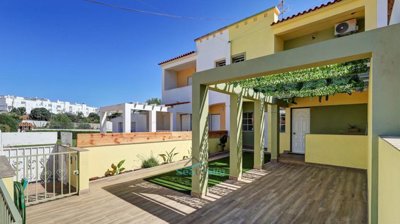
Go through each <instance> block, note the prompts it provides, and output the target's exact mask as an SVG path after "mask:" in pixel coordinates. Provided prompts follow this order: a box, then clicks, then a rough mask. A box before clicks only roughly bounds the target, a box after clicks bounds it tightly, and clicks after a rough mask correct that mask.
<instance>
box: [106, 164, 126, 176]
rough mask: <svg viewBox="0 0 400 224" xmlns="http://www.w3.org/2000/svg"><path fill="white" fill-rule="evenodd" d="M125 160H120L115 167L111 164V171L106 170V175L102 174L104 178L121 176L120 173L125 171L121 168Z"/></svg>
mask: <svg viewBox="0 0 400 224" xmlns="http://www.w3.org/2000/svg"><path fill="white" fill-rule="evenodd" d="M124 163H125V160H121V161H119V163H118V164H117V165H115V164H114V163H113V164H111V169H107V171H106V173H105V174H104V175H105V176H106V177H108V176H115V175H118V174H121V173H122V171H124V170H125V168H124V167H122V165H124Z"/></svg>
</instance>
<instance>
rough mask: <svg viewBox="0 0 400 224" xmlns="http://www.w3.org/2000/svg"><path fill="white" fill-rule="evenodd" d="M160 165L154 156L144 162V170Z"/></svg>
mask: <svg viewBox="0 0 400 224" xmlns="http://www.w3.org/2000/svg"><path fill="white" fill-rule="evenodd" d="M158 165H160V163H159V162H158V160H157V159H156V158H155V157H154V156H150V158H148V159H145V160H143V161H142V168H150V167H155V166H158Z"/></svg>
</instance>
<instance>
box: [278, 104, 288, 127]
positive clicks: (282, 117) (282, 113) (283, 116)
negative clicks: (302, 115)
mask: <svg viewBox="0 0 400 224" xmlns="http://www.w3.org/2000/svg"><path fill="white" fill-rule="evenodd" d="M279 114H280V119H279V130H280V131H281V132H286V111H285V109H283V108H282V109H280V110H279Z"/></svg>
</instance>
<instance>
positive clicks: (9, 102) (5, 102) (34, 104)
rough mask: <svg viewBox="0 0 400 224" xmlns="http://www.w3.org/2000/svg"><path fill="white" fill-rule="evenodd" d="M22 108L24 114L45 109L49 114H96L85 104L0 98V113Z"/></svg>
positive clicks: (95, 111) (12, 97)
mask: <svg viewBox="0 0 400 224" xmlns="http://www.w3.org/2000/svg"><path fill="white" fill-rule="evenodd" d="M18 107H24V108H25V109H26V113H28V114H29V113H30V112H31V110H33V109H35V108H41V107H43V108H46V109H47V110H49V111H50V112H51V113H54V114H58V113H72V114H77V113H78V112H82V113H83V115H84V116H88V115H89V114H90V113H92V112H94V113H97V108H95V107H89V106H87V105H86V104H81V103H70V102H66V101H59V100H57V101H50V100H49V99H43V98H27V97H20V96H0V112H1V111H6V112H10V111H11V110H12V109H13V108H18Z"/></svg>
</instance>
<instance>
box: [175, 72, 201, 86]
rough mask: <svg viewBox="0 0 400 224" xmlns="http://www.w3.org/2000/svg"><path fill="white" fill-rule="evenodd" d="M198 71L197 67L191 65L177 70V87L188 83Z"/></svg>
mask: <svg viewBox="0 0 400 224" xmlns="http://www.w3.org/2000/svg"><path fill="white" fill-rule="evenodd" d="M195 72H196V67H190V68H187V69H183V70H181V71H178V72H176V82H177V83H176V85H177V87H184V86H187V85H188V78H189V77H190V76H192V75H193V73H195Z"/></svg>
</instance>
